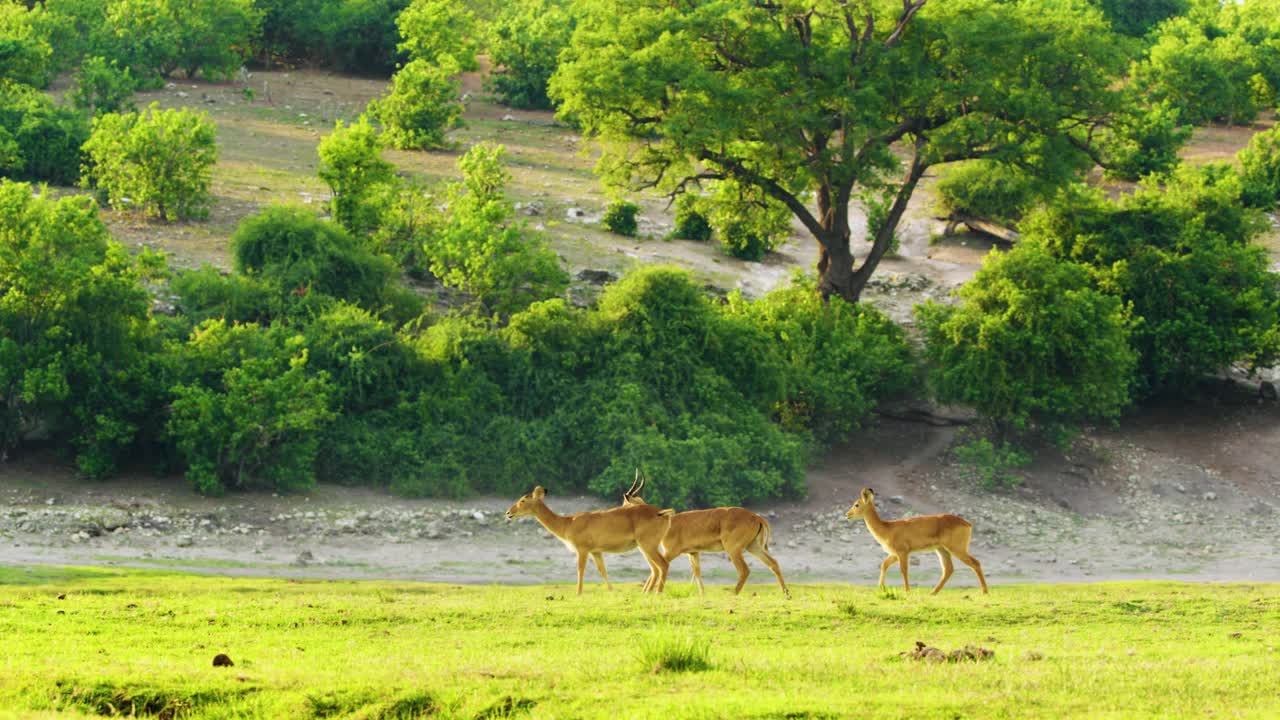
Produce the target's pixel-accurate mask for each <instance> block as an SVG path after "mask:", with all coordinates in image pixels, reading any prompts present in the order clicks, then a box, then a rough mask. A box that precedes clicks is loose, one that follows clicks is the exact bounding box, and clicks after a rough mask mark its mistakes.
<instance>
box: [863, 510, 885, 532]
mask: <svg viewBox="0 0 1280 720" xmlns="http://www.w3.org/2000/svg"><path fill="white" fill-rule="evenodd" d="M862 519H863V520H865V521H866V523H867V529H868V530H870V531H871V534H872V535H874V536H876V537H880V536H882V535H884V534H885V531H886V530H887V529H888V527H887V526H886V525H885V522H884V521H883V520H881V519H880V513H879V512H878V511H876V506H875V503H867V509H866V510H865V511H863V513H862Z"/></svg>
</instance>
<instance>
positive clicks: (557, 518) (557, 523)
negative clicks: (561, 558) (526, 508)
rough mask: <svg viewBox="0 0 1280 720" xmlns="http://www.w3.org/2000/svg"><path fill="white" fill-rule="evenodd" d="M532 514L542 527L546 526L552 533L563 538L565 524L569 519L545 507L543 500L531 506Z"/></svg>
mask: <svg viewBox="0 0 1280 720" xmlns="http://www.w3.org/2000/svg"><path fill="white" fill-rule="evenodd" d="M533 516H534V517H535V518H537V519H538V522H540V523H542V527H544V528H546V529H547V530H548V531H549V532H550V533H551V534H552V535H555V536H556V537H558V538H561V539H563V538H564V529H565V526H566V525H568V524H569V519H568V518H566V517H563V516H561V515H557V514H556V513H555V511H554V510H552V509H551V508H549V507H547V504H546V503H544V502H539V503H538V504H537V505H534V506H533Z"/></svg>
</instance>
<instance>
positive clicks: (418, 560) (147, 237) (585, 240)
mask: <svg viewBox="0 0 1280 720" xmlns="http://www.w3.org/2000/svg"><path fill="white" fill-rule="evenodd" d="M246 86H247V87H249V88H252V90H253V94H252V97H250V96H249V94H248V93H246V92H245V88H246ZM385 88H386V83H385V82H381V81H375V80H367V79H359V78H349V77H342V76H335V75H331V74H328V73H324V72H318V71H301V72H289V73H285V72H259V73H254V74H253V75H252V76H251V77H250V78H248V79H247V81H245V82H242V83H201V82H198V81H197V82H195V83H180V84H177V83H175V84H171V85H170V86H168V87H166V88H164V89H162V90H158V91H155V92H151V93H145V94H142V95H141V96H140V97H139V98H138V100H139V105H145V104H147V103H149V102H152V101H155V102H159V103H160V104H161V105H162V106H166V107H176V106H184V105H185V106H193V107H194V106H198V107H201V108H203V109H205V110H207V111H208V112H209V114H210V116H211V117H212V118H213V119H214V120H215V122H217V124H218V128H219V130H218V132H219V143H220V146H221V159H220V162H219V164H218V166H217V168H216V170H215V173H214V194H215V196H216V203H215V206H214V208H213V211H212V214H211V217H210V218H209V219H208V220H207V221H204V222H200V223H174V224H165V223H155V222H142V221H138V220H136V219H134V218H131V217H130V216H128V215H125V214H122V213H114V212H108V213H106V217H107V218H108V221H109V224H110V225H111V228H112V231H113V232H114V233H115V234H116V235H117V237H119V238H120V239H122V240H124V241H125V242H126V243H128V244H129V245H130V246H142V245H147V246H151V247H155V248H158V249H162V250H164V251H165V252H166V253H167V254H168V255H169V256H170V260H171V262H172V263H173V264H174V265H176V266H179V267H184V266H186V267H190V266H195V265H199V264H202V263H212V264H214V265H217V266H222V267H226V266H228V265H229V256H228V244H229V239H230V236H231V233H232V232H233V231H234V228H235V226H236V224H237V223H238V222H239V221H240V219H242V218H243V217H245V216H246V215H249V214H252V213H253V212H256V211H257V210H258V209H259V208H261V207H262V206H264V205H266V204H269V203H274V202H292V203H302V204H313V205H316V206H317V208H318V209H319V207H320V206H321V205H322V204H323V203H324V202H325V201H326V200H327V198H328V189H327V188H326V187H325V186H324V184H323V183H321V182H320V181H319V179H318V178H317V177H316V165H317V159H316V144H317V143H318V142H319V140H320V138H321V136H322V134H323V133H325V132H327V131H328V130H329V129H330V128H331V127H332V126H333V123H334V122H335V121H336V120H344V121H350V120H353V119H355V118H356V117H357V116H358V115H359V113H360V112H361V110H362V109H363V108H364V106H365V104H366V103H367V102H368V101H369V100H370V99H373V98H374V97H377V96H378V95H380V94H381V93H382V92H384V91H385ZM465 89H466V91H467V92H469V93H470V94H471V96H472V99H471V101H470V105H469V109H468V112H467V115H466V119H467V123H468V127H467V128H465V129H463V130H459V131H457V132H455V133H454V134H453V139H454V140H455V142H456V143H457V148H456V149H455V150H452V151H447V152H431V153H422V152H415V153H401V152H391V153H388V157H389V159H391V160H392V161H394V162H395V163H396V164H397V165H398V166H399V167H400V168H401V170H402V171H403V172H406V173H411V174H414V175H417V176H420V177H423V178H427V179H442V178H449V177H453V176H455V175H456V171H455V167H454V163H455V162H456V159H457V157H458V155H459V154H460V153H461V151H463V150H464V149H465V148H466V147H467V146H469V145H470V144H473V143H475V142H479V141H482V140H489V141H496V142H500V143H503V144H505V145H506V146H507V148H508V151H509V159H510V161H511V171H512V175H513V179H512V184H511V186H510V188H509V194H510V196H511V197H512V199H513V200H514V201H515V202H516V203H518V205H519V207H520V209H521V212H522V213H523V214H524V217H525V219H526V220H527V221H528V223H529V224H530V225H531V226H532V227H534V228H536V229H538V230H541V231H543V232H545V233H546V235H547V236H548V238H549V239H550V241H551V243H552V246H553V247H554V248H555V249H556V251H557V252H559V253H560V255H561V257H562V258H564V260H565V262H566V263H567V264H568V265H569V267H570V269H571V270H572V271H573V272H574V273H576V272H577V271H578V270H581V269H597V270H608V271H611V272H615V273H621V272H625V271H626V270H627V269H629V268H630V267H632V266H634V265H635V264H637V263H646V264H649V263H666V264H672V265H678V266H681V267H685V268H688V269H690V270H692V271H693V272H695V273H696V274H697V275H699V276H700V277H701V278H703V279H704V280H705V281H706V282H708V283H710V284H712V285H715V286H717V287H719V288H722V289H726V290H728V289H741V290H743V291H744V292H745V293H747V294H749V295H758V294H761V293H763V292H767V291H768V290H770V289H772V288H774V287H776V286H778V285H780V284H782V283H785V282H786V281H787V279H788V278H789V277H790V275H791V274H792V273H793V272H794V271H795V270H796V269H797V268H804V269H808V268H811V267H812V265H813V262H814V260H815V257H814V250H813V244H812V242H811V241H808V240H805V239H804V238H803V235H802V233H801V232H800V228H798V227H797V231H796V233H795V237H793V238H792V240H791V241H789V242H788V243H786V244H785V245H783V246H782V247H780V248H779V249H778V251H777V252H775V253H772V254H770V255H769V256H768V257H767V258H766V259H765V261H764V262H763V263H746V262H742V261H739V260H736V259H733V258H730V257H727V256H725V255H723V254H721V253H719V252H718V251H717V250H716V249H715V248H714V247H712V246H711V245H709V244H706V243H696V242H687V241H666V240H663V239H661V238H663V237H664V236H665V235H666V234H667V232H668V231H669V230H670V227H671V217H670V212H669V208H667V206H666V203H665V201H664V200H663V199H661V198H656V197H643V198H641V204H642V208H643V211H642V214H641V237H639V238H621V237H618V236H615V235H612V234H609V233H607V232H606V231H604V230H603V229H602V228H601V227H600V226H599V224H598V219H599V217H600V215H601V214H602V212H603V208H604V205H605V203H606V202H607V197H608V196H607V193H606V192H605V190H604V188H602V187H601V186H600V184H599V182H598V181H597V180H595V178H594V176H593V175H592V172H591V167H592V163H593V157H592V156H591V150H590V148H585V147H584V143H582V142H581V140H580V138H578V137H577V136H576V135H575V134H574V133H573V132H572V131H571V130H570V129H569V128H567V127H564V126H563V125H561V124H559V123H557V122H556V121H555V119H554V117H553V116H551V115H550V114H549V113H538V112H522V111H514V110H509V109H506V108H502V107H500V106H498V105H496V104H495V103H493V102H491V101H490V100H489V99H487V98H485V97H484V96H483V93H482V91H481V89H480V86H479V83H478V82H477V80H476V78H475V77H468V78H466V83H465ZM1256 129H1257V128H1206V129H1203V130H1201V131H1198V132H1197V135H1196V137H1195V138H1194V140H1193V142H1192V144H1191V145H1190V146H1189V147H1188V148H1187V151H1186V153H1185V154H1186V156H1187V157H1188V158H1189V159H1192V160H1194V161H1207V160H1217V159H1225V158H1229V157H1230V155H1231V154H1232V153H1234V152H1235V151H1236V150H1237V149H1238V148H1240V147H1242V146H1243V145H1244V144H1245V143H1246V142H1247V141H1248V137H1249V135H1250V134H1251V133H1252V132H1253V131H1254V130H1256ZM931 188H932V180H931V179H927V180H926V182H925V183H923V184H922V187H921V190H920V191H919V192H917V195H916V197H915V199H914V200H913V201H912V204H911V206H910V209H909V211H908V214H907V217H906V218H905V220H904V223H903V227H902V230H901V233H900V236H901V250H900V252H899V253H898V254H897V256H895V257H890V258H887V259H886V260H885V261H884V262H883V263H882V265H881V267H880V269H879V272H878V274H877V278H876V279H875V280H874V281H873V285H872V287H871V288H870V289H869V291H868V293H867V295H866V296H865V299H866V300H867V301H868V302H871V303H874V304H875V305H877V306H878V307H880V308H881V309H883V310H884V311H885V312H886V313H888V314H889V315H890V316H891V317H893V318H894V319H895V320H896V321H898V322H902V323H906V324H908V325H909V324H910V323H911V322H912V318H911V307H912V306H913V305H914V304H915V303H917V302H921V301H922V300H924V299H926V298H933V299H938V300H942V301H947V300H948V298H949V297H950V295H951V293H952V291H953V290H954V289H955V288H957V287H959V285H960V284H962V283H963V282H965V281H966V280H967V279H969V278H970V277H971V276H972V275H973V273H974V272H975V271H976V269H977V268H978V267H979V266H980V264H981V262H982V259H983V257H984V256H985V255H986V253H987V252H988V251H989V250H990V249H991V247H992V244H991V242H990V241H989V240H986V239H983V238H981V237H977V236H972V235H960V236H956V237H952V238H948V239H946V240H944V241H941V242H936V241H935V238H936V236H938V235H940V234H941V229H942V224H941V222H940V221H939V220H937V219H936V218H934V217H933V213H932V212H931V206H932V204H933V198H932V192H931ZM1113 189H1115V190H1116V191H1117V192H1123V191H1125V189H1126V188H1124V187H1120V186H1117V187H1115V188H1113ZM571 210H575V211H582V212H581V215H582V217H578V215H579V213H577V212H570V211H571ZM853 221H854V224H855V228H856V227H861V226H863V225H865V218H863V217H861V215H856V216H855V217H854V218H853ZM1264 242H1265V243H1267V244H1268V247H1269V248H1270V249H1271V251H1272V253H1273V256H1275V257H1277V258H1280V233H1272V234H1271V235H1270V236H1269V237H1268V238H1266V239H1265V240H1264ZM855 249H856V248H855ZM1263 378H1265V379H1271V380H1276V379H1277V373H1276V371H1275V370H1274V369H1273V370H1269V371H1266V372H1265V373H1264V375H1263ZM1235 380H1238V381H1239V382H1231V383H1226V384H1224V385H1223V390H1222V391H1221V392H1218V393H1213V394H1211V395H1210V396H1209V397H1204V398H1188V399H1186V400H1185V401H1183V402H1181V403H1178V404H1170V405H1165V406H1159V407H1152V408H1146V409H1144V410H1142V411H1140V412H1138V413H1137V414H1135V415H1134V416H1132V417H1128V418H1125V419H1124V421H1123V422H1122V423H1121V424H1120V426H1119V427H1118V428H1101V429H1090V430H1088V431H1086V432H1085V434H1084V435H1083V436H1082V437H1081V438H1080V440H1079V441H1078V442H1077V443H1076V445H1075V446H1074V447H1073V448H1072V449H1071V450H1070V451H1069V452H1066V453H1063V452H1061V451H1059V450H1057V449H1054V448H1040V449H1038V451H1037V452H1036V454H1035V460H1034V462H1033V464H1032V465H1031V466H1030V467H1029V468H1026V469H1025V471H1024V472H1021V473H1020V475H1021V477H1022V479H1023V483H1022V485H1021V486H1020V487H1018V488H1016V489H1005V490H988V489H983V488H980V487H979V486H978V484H977V482H976V481H975V478H974V477H973V474H972V471H971V470H970V469H968V468H966V467H963V466H960V465H957V464H956V463H954V462H953V460H952V455H951V448H952V446H953V445H954V444H955V443H956V442H957V441H958V438H959V434H960V433H962V432H963V428H958V427H955V426H945V427H938V426H933V425H929V424H925V423H920V422H907V421H902V420H893V419H888V418H885V419H882V420H881V422H879V423H878V424H877V425H875V426H874V427H871V428H869V429H866V430H864V431H860V432H859V433H857V434H856V435H855V436H854V437H853V438H852V439H851V440H850V441H849V442H848V443H847V444H845V445H842V446H839V447H837V448H835V449H834V450H832V451H831V452H830V453H829V454H828V455H827V456H826V457H825V458H824V459H823V460H822V462H821V464H820V465H819V466H818V467H815V468H813V469H812V470H811V471H810V472H809V475H808V486H809V492H808V496H807V498H806V499H805V500H803V501H800V502H793V503H780V504H776V505H773V506H769V507H761V508H755V509H756V510H757V511H759V512H761V513H763V514H765V515H766V516H767V517H768V518H770V521H771V522H772V524H773V537H774V543H775V555H776V556H777V557H778V559H779V561H780V562H781V564H782V566H783V570H784V572H785V573H786V574H787V576H788V579H790V580H796V581H810V580H831V581H847V582H858V583H865V582H870V581H874V580H875V578H876V575H877V574H878V568H879V564H880V560H881V558H882V552H881V550H880V549H879V547H878V546H877V545H876V544H875V542H874V541H873V540H872V539H871V538H870V536H869V535H868V534H867V532H866V530H865V528H864V527H863V526H862V525H861V524H855V523H850V522H848V521H846V520H845V518H844V512H845V510H846V509H847V508H848V506H849V504H850V502H851V501H852V498H853V496H854V494H855V493H856V492H857V491H858V490H859V489H860V488H861V487H872V488H874V489H875V490H876V492H877V495H878V497H879V499H880V505H881V511H882V513H883V514H884V515H886V516H888V517H900V516H905V515H910V514H919V513H933V512H954V513H957V514H960V515H962V516H964V517H966V518H968V519H969V520H970V521H972V522H973V524H974V528H975V530H974V545H973V548H972V549H973V553H974V555H976V556H977V557H978V558H979V559H980V560H981V561H982V562H983V564H984V567H985V568H986V572H987V576H988V578H989V579H990V581H991V582H992V583H993V584H994V585H996V586H998V585H999V584H1001V583H1007V582H1015V581H1031V580H1040V581H1083V580H1100V579H1118V578H1169V577H1176V578H1181V579H1199V580H1280V552H1278V551H1280V540H1277V538H1280V514H1277V513H1278V512H1280V463H1278V462H1277V461H1276V457H1277V456H1278V455H1280V405H1277V404H1276V403H1274V402H1266V401H1262V400H1260V399H1258V398H1257V395H1256V392H1254V389H1256V387H1257V381H1258V378H1257V377H1245V376H1240V375H1239V374H1237V377H1236V378H1235ZM655 480H656V481H658V482H660V481H661V479H660V478H657V479H655ZM511 500H512V499H511V498H478V499H473V500H467V501H446V500H409V499H402V498H395V497H391V496H388V495H386V494H385V493H383V492H381V491H379V490H374V489H367V488H347V487H335V486H326V487H321V488H319V489H318V490H316V491H315V492H313V493H311V494H308V495H295V496H283V497H282V496H277V495H274V494H271V493H265V492H255V493H241V494H233V495H230V496H228V497H226V498H217V499H215V498H204V497H200V496H197V495H195V494H194V493H192V492H191V490H190V489H189V487H188V486H187V484H186V483H185V482H184V481H183V480H182V479H181V478H172V477H171V478H154V477H149V476H145V475H129V476H125V477H121V478H118V479H116V480H114V481H111V482H107V483H87V482H85V481H82V480H79V479H77V478H76V477H75V474H74V472H73V471H72V470H71V469H70V468H69V467H67V466H66V465H65V464H63V463H61V462H60V461H58V460H57V459H56V458H52V457H49V456H46V455H40V454H35V455H27V456H23V457H20V458H17V459H14V460H10V461H9V462H7V463H0V563H57V564H119V565H130V566H138V567H157V568H183V569H191V570H198V571H205V572H220V573H233V574H263V575H287V576H307V577H328V578H361V577H385V578H413V579H423V580H439V581H450V582H475V583H489V582H548V581H570V580H572V579H573V575H574V570H573V560H572V557H571V556H570V555H569V554H568V553H567V552H566V551H565V549H564V548H563V547H562V546H561V545H560V543H559V542H557V541H556V540H554V539H553V538H552V537H551V536H550V535H549V534H548V533H546V532H545V531H544V530H542V529H541V528H540V527H539V526H538V525H537V524H536V523H535V522H533V521H532V520H530V519H525V520H523V521H520V522H515V523H508V522H507V521H506V520H505V519H504V518H503V512H504V511H505V509H506V507H507V505H508V504H509V503H510V501H511ZM549 504H551V506H552V507H553V508H555V509H556V510H558V511H560V512H573V511H579V510H584V509H589V508H595V507H602V506H604V505H606V504H607V503H606V502H605V501H603V500H601V499H598V498H586V497H552V498H550V501H549ZM917 557H919V559H920V563H919V565H916V563H915V562H914V561H913V563H912V568H911V572H912V577H913V584H918V585H919V586H921V587H924V586H925V585H926V584H931V583H932V582H934V581H936V579H937V577H938V569H937V566H936V562H935V561H934V560H933V559H931V558H929V557H920V556H917ZM610 566H611V572H612V573H614V575H615V577H617V578H619V579H624V580H625V579H632V580H637V581H638V580H640V579H642V578H643V576H644V574H645V573H646V572H647V570H646V569H645V566H644V563H643V561H642V560H641V559H640V558H639V556H638V555H635V554H631V555H628V556H622V557H613V558H611V559H610ZM686 567H687V565H685V561H678V562H677V564H676V569H675V573H674V575H673V577H674V578H676V579H681V578H687V577H688V571H687V570H686V569H685V568H686ZM704 568H705V571H706V575H707V578H708V580H711V581H713V582H714V581H715V580H716V579H720V580H727V579H730V578H732V577H733V571H732V568H731V566H730V564H729V563H728V561H727V559H725V558H723V556H708V557H707V558H706V563H705V565H704ZM755 569H756V570H762V569H763V568H759V567H756V568H755ZM754 577H755V579H756V580H757V581H759V582H769V581H771V580H772V578H771V577H770V576H769V574H768V573H767V572H765V573H761V572H757V573H755V576H754ZM891 579H892V580H893V582H894V583H895V584H896V583H898V582H900V578H899V577H898V576H897V575H896V574H895V575H893V576H892V577H891ZM952 583H953V584H956V585H973V584H974V582H973V577H972V574H971V573H969V572H968V570H967V569H964V568H960V569H958V570H957V572H956V575H955V577H954V578H953V580H952Z"/></svg>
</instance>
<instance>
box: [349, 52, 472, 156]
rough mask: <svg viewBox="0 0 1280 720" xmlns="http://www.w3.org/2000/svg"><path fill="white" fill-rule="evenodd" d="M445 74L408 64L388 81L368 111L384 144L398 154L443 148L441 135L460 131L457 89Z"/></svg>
mask: <svg viewBox="0 0 1280 720" xmlns="http://www.w3.org/2000/svg"><path fill="white" fill-rule="evenodd" d="M450 75H451V73H450V72H449V70H446V69H445V68H442V67H440V66H435V65H431V64H430V63H429V62H427V61H425V60H412V61H410V62H409V63H408V64H407V65H405V66H404V67H402V68H400V71H399V72H397V73H396V74H395V77H393V78H392V79H391V90H390V92H388V93H387V95H386V96H384V97H382V98H381V99H378V100H375V101H374V102H372V103H370V105H369V111H370V112H371V113H372V114H373V116H374V117H375V118H377V119H378V122H380V123H382V125H383V127H384V128H385V131H384V133H385V136H386V139H387V142H388V143H389V144H390V145H391V146H392V147H396V148H400V149H401V150H425V149H433V148H442V147H445V145H446V142H445V135H446V133H448V132H449V131H450V130H453V129H454V128H458V127H462V110H463V108H462V101H461V100H459V99H458V92H459V87H460V85H459V84H458V81H456V80H453V79H452V78H451V77H450Z"/></svg>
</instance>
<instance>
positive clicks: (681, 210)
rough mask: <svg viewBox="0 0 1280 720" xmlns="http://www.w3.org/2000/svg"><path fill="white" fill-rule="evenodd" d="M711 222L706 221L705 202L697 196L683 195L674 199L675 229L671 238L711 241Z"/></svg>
mask: <svg viewBox="0 0 1280 720" xmlns="http://www.w3.org/2000/svg"><path fill="white" fill-rule="evenodd" d="M711 232H712V231H711V221H710V220H708V219H707V210H706V201H705V199H704V198H702V197H700V196H698V195H691V194H689V193H683V194H681V195H680V196H679V197H677V198H676V212H675V227H674V228H672V230H671V237H673V238H677V239H679V240H698V241H706V240H710V239H711Z"/></svg>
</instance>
